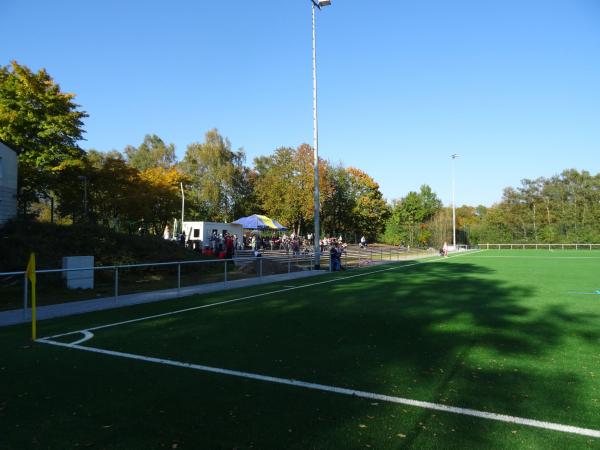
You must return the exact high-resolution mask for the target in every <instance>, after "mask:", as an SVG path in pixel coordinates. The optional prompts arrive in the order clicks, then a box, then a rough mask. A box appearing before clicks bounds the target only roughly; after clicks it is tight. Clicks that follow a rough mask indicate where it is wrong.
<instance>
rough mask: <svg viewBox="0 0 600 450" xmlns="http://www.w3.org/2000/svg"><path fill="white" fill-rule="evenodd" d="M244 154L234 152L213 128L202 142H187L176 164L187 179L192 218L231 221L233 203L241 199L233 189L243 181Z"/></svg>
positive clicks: (232, 217)
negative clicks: (180, 159) (191, 203)
mask: <svg viewBox="0 0 600 450" xmlns="http://www.w3.org/2000/svg"><path fill="white" fill-rule="evenodd" d="M245 159H246V155H245V153H244V151H243V150H242V149H240V150H238V151H237V152H234V151H232V150H231V144H230V142H229V140H228V139H226V138H224V137H223V136H221V135H220V134H219V132H218V130H216V129H213V130H210V131H209V132H207V133H206V135H205V140H204V142H203V143H198V142H195V143H193V144H190V145H188V147H187V150H186V153H185V157H184V158H183V161H182V162H181V163H180V165H179V167H180V169H181V171H182V173H183V174H185V175H186V176H187V177H188V178H189V179H190V185H189V187H188V189H189V193H190V194H191V198H190V199H191V200H192V201H193V203H194V208H193V213H192V217H196V218H200V219H203V220H214V221H222V222H228V221H231V220H234V219H235V217H234V214H235V211H236V206H235V205H236V202H238V203H239V202H240V201H242V200H241V199H239V198H238V197H237V196H236V195H237V194H239V193H240V192H242V190H241V189H238V190H236V188H239V187H240V184H242V183H243V181H244V180H243V177H242V176H241V175H240V171H242V169H243V163H244V161H245Z"/></svg>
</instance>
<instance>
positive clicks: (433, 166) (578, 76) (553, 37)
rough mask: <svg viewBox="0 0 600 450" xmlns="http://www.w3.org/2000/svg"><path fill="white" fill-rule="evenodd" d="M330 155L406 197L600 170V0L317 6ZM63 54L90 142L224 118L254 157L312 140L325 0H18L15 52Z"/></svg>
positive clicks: (7, 15)
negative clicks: (316, 1) (314, 56)
mask: <svg viewBox="0 0 600 450" xmlns="http://www.w3.org/2000/svg"><path fill="white" fill-rule="evenodd" d="M317 32H318V69H319V72H318V77H319V78H318V79H319V128H320V141H319V147H320V155H321V156H322V157H323V158H326V159H328V160H330V161H332V162H338V161H341V162H343V163H344V164H345V165H346V166H355V167H358V168H360V169H363V170H365V171H366V172H367V173H369V174H370V175H371V176H373V178H375V180H377V181H378V182H379V183H380V185H381V189H382V192H383V193H384V195H385V197H386V198H388V199H393V198H399V197H402V196H404V195H406V193H407V192H409V191H411V190H418V188H419V186H420V185H421V184H429V185H430V186H431V187H432V188H433V190H434V191H435V192H436V193H437V194H438V195H439V197H440V198H441V199H442V201H443V202H444V203H445V204H450V202H451V186H452V183H451V170H450V169H451V163H450V161H451V160H450V154H452V153H458V154H460V155H461V157H460V159H458V160H457V161H456V179H457V182H456V200H457V203H458V204H470V205H477V204H484V205H491V204H492V203H494V202H496V201H498V200H500V198H501V195H502V189H503V188H505V187H507V186H517V185H519V183H520V180H521V179H523V178H536V177H539V176H546V177H549V176H552V175H554V174H557V173H559V172H561V171H562V170H563V169H566V168H576V169H579V170H581V169H585V170H588V171H590V172H592V173H594V174H595V173H598V172H600V157H599V153H600V84H599V80H600V58H599V55H600V1H598V0H503V1H494V2H492V1H481V0H456V1H453V2H448V1H447V0H419V1H416V0H411V1H408V0H379V1H377V2H375V1H370V2H369V1H358V0H333V5H332V6H331V7H328V8H326V9H324V10H323V11H321V12H320V13H319V14H318V17H317ZM10 60H17V61H18V62H19V63H21V64H25V65H27V66H29V67H30V68H32V69H34V70H37V69H39V68H42V67H44V68H46V69H47V70H48V72H49V73H50V74H51V75H52V76H53V77H54V79H55V80H56V81H57V82H58V83H59V84H60V85H61V87H62V89H63V90H64V91H69V92H74V93H76V94H77V102H78V103H79V104H81V105H82V109H84V110H85V111H87V112H88V113H89V114H90V117H89V118H88V119H87V120H86V123H85V129H86V131H87V133H86V139H87V140H86V141H85V142H82V146H83V148H86V149H87V148H96V149H98V150H111V149H117V150H122V149H123V148H124V147H125V146H126V145H128V144H132V145H139V144H140V143H141V141H142V139H143V137H144V135H145V134H147V133H156V134H158V135H159V136H161V137H162V138H163V139H164V140H165V141H167V142H173V143H174V144H175V145H176V148H177V154H178V156H179V157H180V158H181V157H183V154H184V152H185V148H186V145H187V144H189V143H191V142H194V141H201V140H203V136H204V133H205V132H206V131H207V130H208V129H211V128H213V127H216V128H218V129H219V131H220V132H221V133H222V134H223V135H225V136H227V137H228V138H229V140H230V141H231V143H232V146H233V147H234V148H235V149H237V148H240V147H243V148H244V149H245V151H246V153H247V156H248V163H251V161H252V158H254V157H255V156H258V155H265V154H269V153H271V152H272V151H273V150H274V149H275V148H277V147H280V146H297V145H299V144H301V143H303V142H308V143H311V144H312V109H311V108H312V91H311V89H312V84H311V22H310V1H309V0H280V1H272V2H251V1H247V0H231V1H207V0H200V1H183V0H182V1H177V2H164V1H161V2H158V1H143V2H142V1H127V2H125V1H108V0H105V1H102V2H82V1H52V2H48V1H39V0H35V1H27V2H24V1H18V0H1V1H0V64H7V63H8V62H9V61H10Z"/></svg>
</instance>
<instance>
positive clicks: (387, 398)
mask: <svg viewBox="0 0 600 450" xmlns="http://www.w3.org/2000/svg"><path fill="white" fill-rule="evenodd" d="M48 339H49V338H42V339H38V340H37V341H36V342H40V343H43V344H49V345H56V346H59V347H67V348H72V349H76V350H83V351H86V352H92V353H101V354H104V355H110V356H116V357H120V358H128V359H135V360H139V361H145V362H152V363H157V364H164V365H168V366H175V367H184V368H187V369H193V370H199V371H202V372H211V373H218V374H221V375H229V376H234V377H239V378H247V379H251V380H257V381H265V382H268V383H276V384H283V385H288V386H296V387H302V388H305V389H312V390H317V391H325V392H333V393H336V394H342V395H349V396H353V397H360V398H367V399H371V400H379V401H384V402H390V403H399V404H403V405H409V406H414V407H417V408H424V409H432V410H436V411H442V412H447V413H453V414H460V415H463V416H472V417H478V418H480V419H489V420H495V421H499V422H508V423H515V424H518V425H525V426H529V427H535V428H543V429H546V430H554V431H560V432H562V433H572V434H579V435H582V436H590V437H594V438H600V430H593V429H590V428H580V427H575V426H572V425H562V424H559V423H553V422H545V421H542V420H535V419H526V418H523V417H515V416H509V415H506V414H496V413H491V412H486V411H479V410H476V409H469V408H459V407H456V406H447V405H442V404H439V403H431V402H424V401H421V400H411V399H408V398H402V397H394V396H391V395H384V394H376V393H373V392H366V391H358V390H354V389H348V388H341V387H336V386H329V385H325V384H318V383H309V382H306V381H299V380H294V379H291V378H279V377H272V376H268V375H260V374H257V373H251V372H240V371H237V370H230V369H222V368H218V367H211V366H204V365H200V364H192V363H186V362H181V361H173V360H170V359H162V358H154V357H150V356H142V355H135V354H133V353H124V352H117V351H113V350H104V349H100V348H95V347H84V346H81V345H77V344H65V343H63V342H57V341H52V340H48Z"/></svg>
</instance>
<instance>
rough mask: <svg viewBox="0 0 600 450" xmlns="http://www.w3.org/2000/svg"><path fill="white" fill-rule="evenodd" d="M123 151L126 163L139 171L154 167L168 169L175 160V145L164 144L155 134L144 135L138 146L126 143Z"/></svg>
mask: <svg viewBox="0 0 600 450" xmlns="http://www.w3.org/2000/svg"><path fill="white" fill-rule="evenodd" d="M124 153H125V155H126V156H127V163H128V164H129V165H130V166H131V167H135V168H136V169H137V170H139V171H140V172H141V171H144V170H147V169H152V168H155V167H161V168H163V169H170V168H171V167H173V166H174V165H175V162H176V158H175V145H174V144H169V145H166V144H165V142H164V141H163V140H162V139H161V138H160V137H158V136H157V135H156V134H147V135H146V136H144V142H142V143H141V144H140V146H139V147H133V146H132V145H128V146H127V147H125V150H124Z"/></svg>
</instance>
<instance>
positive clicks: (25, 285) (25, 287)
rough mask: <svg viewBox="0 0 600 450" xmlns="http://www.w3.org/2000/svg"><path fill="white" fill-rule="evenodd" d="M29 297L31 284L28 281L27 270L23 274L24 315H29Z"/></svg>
mask: <svg viewBox="0 0 600 450" xmlns="http://www.w3.org/2000/svg"><path fill="white" fill-rule="evenodd" d="M28 297H29V284H28V283H27V272H25V273H24V274H23V316H26V315H27V298H28Z"/></svg>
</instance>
